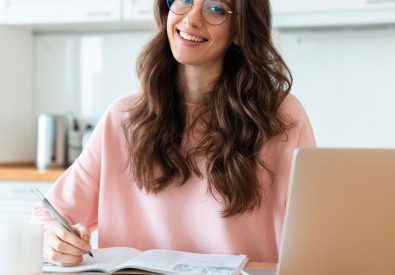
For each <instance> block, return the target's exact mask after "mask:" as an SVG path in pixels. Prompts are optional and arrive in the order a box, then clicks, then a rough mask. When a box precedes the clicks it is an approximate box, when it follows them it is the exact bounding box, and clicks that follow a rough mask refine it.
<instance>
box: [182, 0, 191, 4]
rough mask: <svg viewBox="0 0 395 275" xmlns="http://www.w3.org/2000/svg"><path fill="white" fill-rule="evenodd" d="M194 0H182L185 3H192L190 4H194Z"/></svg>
mask: <svg viewBox="0 0 395 275" xmlns="http://www.w3.org/2000/svg"><path fill="white" fill-rule="evenodd" d="M192 1H193V0H182V1H181V2H182V3H183V4H187V5H190V4H192Z"/></svg>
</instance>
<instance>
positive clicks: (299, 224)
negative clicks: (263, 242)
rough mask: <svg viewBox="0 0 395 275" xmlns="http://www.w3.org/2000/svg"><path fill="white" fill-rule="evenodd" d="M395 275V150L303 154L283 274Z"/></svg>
mask: <svg viewBox="0 0 395 275" xmlns="http://www.w3.org/2000/svg"><path fill="white" fill-rule="evenodd" d="M291 274H292V275H317V274H319V275H354V274H355V275H372V274H379V275H393V274H395V150H393V149H388V150H384V149H300V150H298V151H296V152H295V155H294V159H293V166H292V173H291V186H290V193H289V200H288V203H287V214H286V220H285V227H284V235H283V240H282V246H281V249H280V261H279V265H278V269H277V275H291Z"/></svg>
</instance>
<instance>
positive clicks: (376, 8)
mask: <svg viewBox="0 0 395 275" xmlns="http://www.w3.org/2000/svg"><path fill="white" fill-rule="evenodd" d="M163 1H164V0H163ZM243 1H248V0H243ZM271 4H272V8H273V15H274V16H273V31H274V38H275V43H276V45H277V47H278V48H279V50H280V52H281V53H282V55H283V56H284V58H285V60H286V61H287V63H288V65H289V67H290V69H291V71H292V73H293V76H294V86H293V90H292V93H293V94H295V95H296V96H297V97H298V98H299V99H300V100H301V101H302V103H303V105H304V106H305V109H306V111H307V113H308V114H309V116H310V119H311V122H312V125H313V128H314V131H315V134H316V139H317V143H318V145H319V146H321V147H374V148H383V147H386V148H387V147H395V122H394V118H395V108H394V107H393V105H395V1H393V0H346V1H344V0H273V1H272V2H271ZM152 5H153V1H152V0H0V164H10V163H11V164H13V163H15V164H18V163H34V162H35V160H36V151H37V135H38V128H39V127H38V123H37V120H38V116H39V114H43V113H45V114H51V115H61V116H65V115H67V117H68V121H69V122H70V121H71V122H72V123H75V124H76V125H74V127H73V129H72V130H73V131H74V132H75V133H74V137H76V139H75V140H77V142H76V145H75V146H76V147H75V148H77V147H78V148H82V142H79V140H81V139H82V137H83V136H84V134H85V132H86V130H87V125H90V126H91V127H94V124H95V122H96V121H97V120H98V119H99V118H100V116H101V115H102V114H103V112H104V111H105V109H106V107H107V106H108V105H109V104H110V103H111V102H112V101H113V100H114V99H115V98H117V97H119V96H120V95H123V94H128V93H136V92H138V89H139V85H138V81H137V79H136V75H135V59H136V57H137V55H138V53H139V52H140V50H141V48H142V46H143V45H144V44H145V43H146V42H147V41H148V40H149V39H150V37H151V36H152V35H153V33H154V31H155V27H154V22H153V15H152ZM70 117H71V119H70ZM90 129H91V128H89V129H88V130H90ZM69 131H70V130H69ZM68 134H69V136H70V134H71V133H68ZM71 139H72V138H70V140H71ZM73 146H74V145H73ZM66 150H67V149H66ZM69 153H70V152H69ZM74 155H78V150H77V152H74ZM9 178H10V177H6V176H3V177H1V171H0V180H3V181H5V180H9ZM18 179H19V178H18V177H16V180H18ZM32 180H36V181H37V178H34V177H32ZM44 180H46V181H48V182H51V181H52V178H45V179H44ZM41 181H42V180H40V182H41ZM40 182H38V184H40ZM22 183H25V181H22ZM0 186H1V185H0ZM2 186H3V189H4V188H5V187H4V186H11V185H6V184H3V185H2ZM12 186H13V188H15V186H16V185H12ZM21 186H22V185H21ZM39 186H41V187H42V186H43V185H39ZM48 186H49V185H48ZM42 188H43V189H45V188H46V187H45V188H44V187H42ZM4 190H5V189H4ZM7 190H8V191H9V192H11V191H10V190H11V189H10V188H9V189H7ZM13 190H14V191H15V190H16V189H13ZM18 190H19V191H18ZM18 190H17V191H15V192H14V191H12V192H14V193H15V194H19V195H20V197H22V198H25V197H23V196H24V194H25V193H24V192H25V191H24V190H26V188H25V187H24V188H22V189H18ZM18 192H19V193H18ZM3 194H6V193H5V191H3ZM29 194H30V193H29ZM26 196H27V195H26ZM29 196H30V195H29ZM10 197H11V195H9V196H8V197H7V196H5V195H4V196H3V197H2V198H3V201H5V200H6V198H7V200H10V199H9V198H10ZM0 203H1V202H0ZM8 205H9V203H8ZM0 206H1V205H0ZM4 211H5V212H6V210H4ZM4 211H3V214H4V213H5V212H4ZM7 211H9V209H8V210H7ZM4 215H5V214H4ZM4 215H3V217H4ZM0 220H1V207H0Z"/></svg>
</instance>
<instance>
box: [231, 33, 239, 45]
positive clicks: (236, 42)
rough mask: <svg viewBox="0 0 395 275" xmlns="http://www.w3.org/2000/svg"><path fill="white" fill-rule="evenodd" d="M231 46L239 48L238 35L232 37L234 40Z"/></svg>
mask: <svg viewBox="0 0 395 275" xmlns="http://www.w3.org/2000/svg"><path fill="white" fill-rule="evenodd" d="M232 42H233V44H235V45H236V46H240V43H239V37H238V35H236V34H235V35H234V38H233V41H232Z"/></svg>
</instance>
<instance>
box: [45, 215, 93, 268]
mask: <svg viewBox="0 0 395 275" xmlns="http://www.w3.org/2000/svg"><path fill="white" fill-rule="evenodd" d="M73 228H74V229H75V230H77V234H78V235H75V234H74V233H71V232H69V231H67V230H66V229H65V228H64V227H63V226H62V225H61V224H60V223H59V222H52V223H50V224H48V225H47V226H46V227H45V231H44V259H45V260H47V261H49V262H51V263H53V264H56V265H60V266H75V265H79V264H80V263H81V262H82V254H83V253H84V252H86V251H89V250H90V249H91V247H90V245H89V238H90V232H89V230H88V229H87V228H85V227H84V226H82V225H75V226H73ZM80 233H81V236H83V237H84V239H82V238H79V237H78V236H79V235H80Z"/></svg>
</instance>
